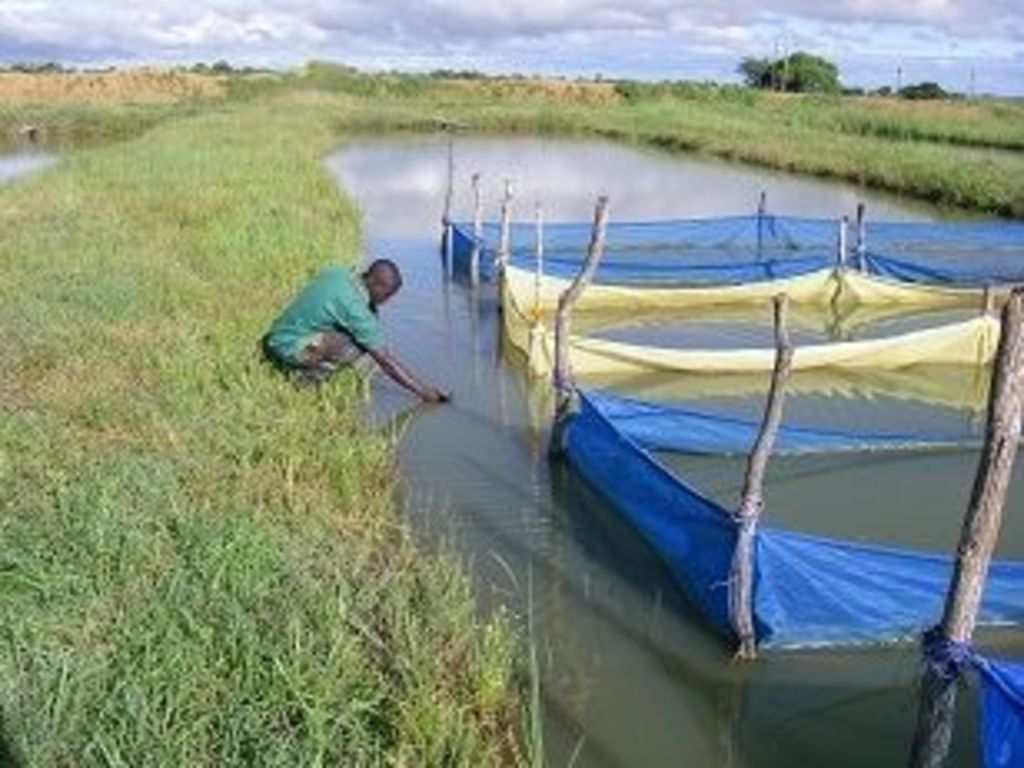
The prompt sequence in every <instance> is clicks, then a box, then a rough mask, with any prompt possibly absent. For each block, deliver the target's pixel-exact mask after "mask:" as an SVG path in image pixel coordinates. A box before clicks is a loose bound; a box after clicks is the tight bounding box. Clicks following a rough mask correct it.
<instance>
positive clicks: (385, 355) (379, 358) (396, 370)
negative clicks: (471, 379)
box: [367, 349, 452, 403]
mask: <svg viewBox="0 0 1024 768" xmlns="http://www.w3.org/2000/svg"><path fill="white" fill-rule="evenodd" d="M367 351H368V352H369V353H370V357H372V358H373V359H374V360H375V361H376V362H377V365H379V366H380V367H381V369H382V370H383V371H384V373H386V374H387V375H388V376H390V377H391V378H392V379H393V380H394V381H395V382H396V383H397V384H399V385H400V386H402V387H404V388H405V389H407V390H409V391H410V392H413V393H414V394H416V395H418V396H419V397H420V398H421V399H422V400H423V401H424V402H427V403H447V402H448V401H450V400H451V399H452V396H451V394H449V393H446V392H442V391H441V390H439V389H438V388H437V387H432V386H430V385H429V384H426V383H424V382H422V381H420V380H419V379H418V378H416V377H415V376H414V375H413V374H412V372H410V371H408V370H407V369H406V368H405V366H404V365H402V364H401V363H400V362H398V360H397V359H396V358H395V357H394V355H392V354H391V353H390V352H388V351H387V350H384V349H370V350H367Z"/></svg>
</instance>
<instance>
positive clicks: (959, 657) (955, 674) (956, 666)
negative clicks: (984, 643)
mask: <svg viewBox="0 0 1024 768" xmlns="http://www.w3.org/2000/svg"><path fill="white" fill-rule="evenodd" d="M921 646H922V650H923V651H924V661H925V664H927V665H928V667H929V669H931V670H932V671H933V672H934V673H935V674H936V675H937V676H938V677H939V678H940V679H941V680H943V681H946V682H949V681H951V680H956V679H958V678H959V677H960V675H961V674H963V672H964V670H965V669H966V668H967V667H969V666H972V665H974V664H976V663H977V659H976V658H975V655H974V649H973V648H971V646H970V644H969V643H961V642H958V641H956V640H950V639H949V638H948V637H946V636H945V635H943V634H942V629H941V627H938V626H934V627H932V628H931V629H929V630H928V631H927V632H925V633H924V635H923V637H922V638H921Z"/></svg>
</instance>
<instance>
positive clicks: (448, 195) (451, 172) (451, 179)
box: [443, 133, 455, 224]
mask: <svg viewBox="0 0 1024 768" xmlns="http://www.w3.org/2000/svg"><path fill="white" fill-rule="evenodd" d="M454 195H455V143H454V140H453V139H452V135H451V133H449V134H448V183H447V185H446V187H445V192H444V219H443V221H444V223H445V224H448V223H449V222H450V221H451V219H452V199H453V198H454Z"/></svg>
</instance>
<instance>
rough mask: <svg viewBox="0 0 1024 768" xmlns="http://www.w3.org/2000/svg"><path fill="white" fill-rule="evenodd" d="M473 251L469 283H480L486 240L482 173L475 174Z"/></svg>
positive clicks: (473, 181)
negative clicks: (481, 183)
mask: <svg viewBox="0 0 1024 768" xmlns="http://www.w3.org/2000/svg"><path fill="white" fill-rule="evenodd" d="M472 183H473V251H472V253H471V254H470V256H469V284H470V285H471V286H473V287H474V288H475V287H476V286H478V285H479V284H480V249H481V248H482V247H483V241H484V197H483V192H482V191H481V190H480V173H479V172H477V173H474V174H473V179H472Z"/></svg>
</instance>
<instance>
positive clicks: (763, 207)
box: [757, 189, 768, 261]
mask: <svg viewBox="0 0 1024 768" xmlns="http://www.w3.org/2000/svg"><path fill="white" fill-rule="evenodd" d="M767 210H768V195H767V194H766V193H765V191H764V190H763V189H762V190H761V194H760V196H759V197H758V199H757V259H758V261H760V260H761V251H762V250H763V248H764V215H765V213H766V212H767Z"/></svg>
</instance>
